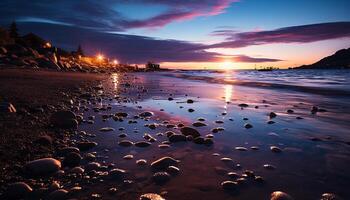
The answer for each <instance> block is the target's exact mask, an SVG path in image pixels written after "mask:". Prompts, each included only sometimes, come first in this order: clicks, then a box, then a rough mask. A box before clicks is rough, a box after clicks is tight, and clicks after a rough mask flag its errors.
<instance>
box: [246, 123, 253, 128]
mask: <svg viewBox="0 0 350 200" xmlns="http://www.w3.org/2000/svg"><path fill="white" fill-rule="evenodd" d="M244 128H246V129H250V128H253V125H251V124H249V123H246V124H244Z"/></svg>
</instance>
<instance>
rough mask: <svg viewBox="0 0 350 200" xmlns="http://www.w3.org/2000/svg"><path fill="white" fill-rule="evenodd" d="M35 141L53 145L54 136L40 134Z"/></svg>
mask: <svg viewBox="0 0 350 200" xmlns="http://www.w3.org/2000/svg"><path fill="white" fill-rule="evenodd" d="M35 143H36V144H39V145H43V146H51V145H52V137H51V136H49V135H43V136H40V137H39V138H38V139H36V140H35Z"/></svg>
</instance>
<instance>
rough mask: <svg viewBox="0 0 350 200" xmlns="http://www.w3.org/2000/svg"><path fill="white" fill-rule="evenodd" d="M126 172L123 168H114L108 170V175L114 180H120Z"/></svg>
mask: <svg viewBox="0 0 350 200" xmlns="http://www.w3.org/2000/svg"><path fill="white" fill-rule="evenodd" d="M126 174H127V172H126V171H125V170H123V169H119V168H115V169H112V170H110V171H109V173H108V177H109V178H112V179H115V180H121V179H124V178H125V176H126Z"/></svg>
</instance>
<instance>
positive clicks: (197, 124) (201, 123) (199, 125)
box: [192, 122, 207, 127]
mask: <svg viewBox="0 0 350 200" xmlns="http://www.w3.org/2000/svg"><path fill="white" fill-rule="evenodd" d="M192 126H194V127H202V126H207V124H205V123H203V122H194V123H193V124H192Z"/></svg>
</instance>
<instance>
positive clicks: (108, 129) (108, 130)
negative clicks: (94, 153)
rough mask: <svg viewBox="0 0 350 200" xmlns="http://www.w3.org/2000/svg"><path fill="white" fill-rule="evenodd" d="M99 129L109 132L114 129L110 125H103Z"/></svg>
mask: <svg viewBox="0 0 350 200" xmlns="http://www.w3.org/2000/svg"><path fill="white" fill-rule="evenodd" d="M100 131H101V132H110V131H114V128H112V127H103V128H100Z"/></svg>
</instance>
